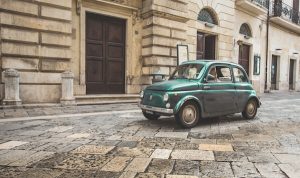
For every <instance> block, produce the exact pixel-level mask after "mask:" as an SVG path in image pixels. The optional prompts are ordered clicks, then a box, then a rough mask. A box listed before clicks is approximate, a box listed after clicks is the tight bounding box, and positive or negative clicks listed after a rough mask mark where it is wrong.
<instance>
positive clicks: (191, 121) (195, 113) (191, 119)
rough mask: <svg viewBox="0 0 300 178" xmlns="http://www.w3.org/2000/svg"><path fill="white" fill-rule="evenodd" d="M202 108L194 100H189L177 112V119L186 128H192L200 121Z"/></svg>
mask: <svg viewBox="0 0 300 178" xmlns="http://www.w3.org/2000/svg"><path fill="white" fill-rule="evenodd" d="M199 117H200V110H199V107H198V105H197V104H196V103H195V102H194V101H187V102H186V103H184V104H183V106H182V107H181V108H180V110H179V112H178V113H176V114H175V120H176V122H177V123H178V124H180V125H181V126H182V127H184V128H192V127H194V126H196V125H197V124H198V122H199Z"/></svg>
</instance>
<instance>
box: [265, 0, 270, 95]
mask: <svg viewBox="0 0 300 178" xmlns="http://www.w3.org/2000/svg"><path fill="white" fill-rule="evenodd" d="M270 2H271V1H270V0H268V15H267V32H266V33H267V34H266V35H267V37H266V66H265V93H267V92H269V91H268V58H269V26H270Z"/></svg>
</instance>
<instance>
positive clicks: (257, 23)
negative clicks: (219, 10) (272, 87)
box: [233, 6, 267, 93]
mask: <svg viewBox="0 0 300 178" xmlns="http://www.w3.org/2000/svg"><path fill="white" fill-rule="evenodd" d="M266 21H267V11H265V13H264V14H262V15H258V14H255V13H251V11H250V10H246V9H244V8H242V7H239V6H236V9H235V27H234V29H235V30H234V37H233V41H234V45H233V46H234V47H233V51H234V54H233V60H234V62H236V63H238V61H239V48H240V44H246V45H249V46H250V56H249V57H250V58H249V78H250V80H251V81H252V84H253V87H254V89H255V90H256V91H257V92H260V93H262V92H264V85H265V83H264V78H265V68H264V66H265V61H266V37H267V32H266V27H267V26H266ZM244 23H246V24H247V25H248V26H249V27H250V30H251V33H252V36H251V37H250V38H249V39H247V38H245V36H244V35H242V34H240V32H239V31H240V28H241V25H242V24H244ZM255 55H256V56H259V57H260V66H259V68H260V74H259V75H254V56H255Z"/></svg>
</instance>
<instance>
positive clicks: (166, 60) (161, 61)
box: [143, 56, 177, 66]
mask: <svg viewBox="0 0 300 178" xmlns="http://www.w3.org/2000/svg"><path fill="white" fill-rule="evenodd" d="M143 62H144V65H145V66H147V65H149V66H150V65H162V66H176V65H177V59H176V58H172V57H157V56H151V57H144V58H143Z"/></svg>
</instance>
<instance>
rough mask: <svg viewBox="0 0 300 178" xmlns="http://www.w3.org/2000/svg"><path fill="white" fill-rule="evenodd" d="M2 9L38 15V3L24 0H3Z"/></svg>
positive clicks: (1, 2)
mask: <svg viewBox="0 0 300 178" xmlns="http://www.w3.org/2000/svg"><path fill="white" fill-rule="evenodd" d="M0 9H4V10H11V11H17V12H21V13H27V14H32V15H38V5H36V4H33V3H29V2H24V1H12V0H1V1H0Z"/></svg>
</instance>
